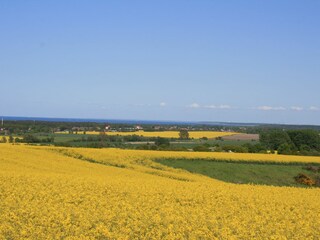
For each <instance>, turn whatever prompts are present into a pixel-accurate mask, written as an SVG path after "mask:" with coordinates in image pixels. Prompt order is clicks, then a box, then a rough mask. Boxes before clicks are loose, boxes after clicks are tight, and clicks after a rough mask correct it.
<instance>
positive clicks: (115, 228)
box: [0, 144, 320, 239]
mask: <svg viewBox="0 0 320 240" xmlns="http://www.w3.org/2000/svg"><path fill="white" fill-rule="evenodd" d="M169 156H170V157H171V158H172V157H179V158H181V157H183V158H186V159H194V158H198V157H199V158H207V159H211V160H212V159H213V158H217V159H222V158H224V159H231V160H237V161H238V160H241V159H243V160H247V161H285V162H291V161H292V162H317V163H319V162H320V158H319V157H300V156H299V157H298V156H278V155H263V154H229V153H188V152H160V151H157V152H156V151H138V150H120V149H82V148H57V147H40V146H27V145H11V144H0V239H61V238H67V239H68V238H70V239H73V238H76V239H79V238H81V239H99V238H100V239H114V238H117V239H187V238H189V239H317V238H318V230H319V229H320V218H319V215H320V201H319V199H320V190H319V188H296V187H274V186H261V185H260V186H259V185H247V184H242V185H240V184H231V183H225V182H222V181H218V180H215V179H212V178H208V177H205V176H201V175H198V174H192V173H189V172H187V171H184V170H180V169H174V168H170V167H167V166H164V165H161V164H160V163H157V162H155V161H153V160H154V159H157V158H161V157H164V158H165V157H169Z"/></svg>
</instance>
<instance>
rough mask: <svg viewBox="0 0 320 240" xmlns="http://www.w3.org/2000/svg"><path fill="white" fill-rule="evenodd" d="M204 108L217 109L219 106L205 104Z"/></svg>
mask: <svg viewBox="0 0 320 240" xmlns="http://www.w3.org/2000/svg"><path fill="white" fill-rule="evenodd" d="M204 108H211V109H216V108H217V106H216V105H206V106H204Z"/></svg>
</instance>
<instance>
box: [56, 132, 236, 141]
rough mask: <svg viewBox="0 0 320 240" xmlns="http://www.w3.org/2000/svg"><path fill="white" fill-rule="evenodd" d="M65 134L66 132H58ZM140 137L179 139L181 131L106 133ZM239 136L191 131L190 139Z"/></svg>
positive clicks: (228, 133)
mask: <svg viewBox="0 0 320 240" xmlns="http://www.w3.org/2000/svg"><path fill="white" fill-rule="evenodd" d="M56 133H64V134H67V133H66V132H56ZM83 133H84V132H78V134H83ZM86 134H93V135H98V134H100V132H89V131H88V132H86ZM133 134H135V135H139V136H143V137H164V138H179V131H160V132H145V131H136V132H106V135H110V136H114V135H120V136H128V135H133ZM235 134H238V133H236V132H216V131H189V137H190V138H194V139H199V138H203V137H207V138H216V137H224V136H230V135H235Z"/></svg>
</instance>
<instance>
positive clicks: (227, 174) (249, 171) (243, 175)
mask: <svg viewBox="0 0 320 240" xmlns="http://www.w3.org/2000/svg"><path fill="white" fill-rule="evenodd" d="M156 161H157V162H158V163H161V164H163V165H166V166H169V167H173V168H180V169H184V170H187V171H189V172H192V173H197V174H202V175H206V176H209V177H211V178H215V179H218V180H221V181H225V182H231V183H251V184H263V185H274V186H296V187H297V186H300V187H303V186H304V185H301V184H298V183H296V181H295V179H294V177H295V176H297V175H298V174H299V173H304V174H307V175H308V176H311V177H317V176H319V174H316V173H313V172H310V171H308V170H305V169H304V167H306V165H303V164H301V165H293V164H283V163H282V164H269V163H247V162H230V161H208V160H201V159H194V160H188V159H158V160H156Z"/></svg>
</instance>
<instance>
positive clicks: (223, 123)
mask: <svg viewBox="0 0 320 240" xmlns="http://www.w3.org/2000/svg"><path fill="white" fill-rule="evenodd" d="M2 118H3V120H4V121H44V122H95V123H111V124H112V123H118V124H121V123H122V124H158V125H211V126H230V127H237V126H239V127H240V126H247V127H249V126H258V125H261V124H258V123H230V122H200V121H199V122H196V121H194V122H188V121H159V120H132V119H94V118H45V117H15V116H0V120H1V119H2Z"/></svg>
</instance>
